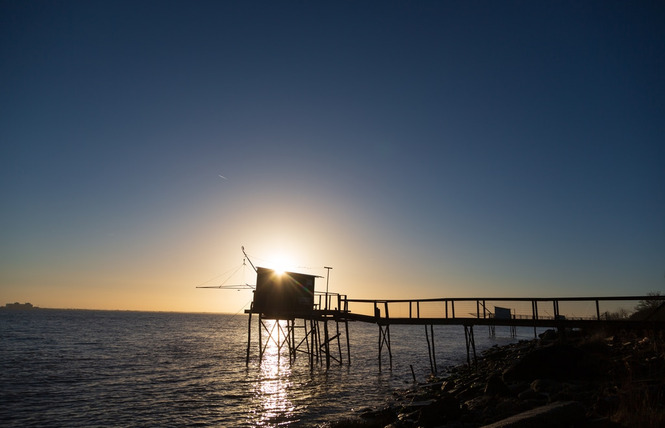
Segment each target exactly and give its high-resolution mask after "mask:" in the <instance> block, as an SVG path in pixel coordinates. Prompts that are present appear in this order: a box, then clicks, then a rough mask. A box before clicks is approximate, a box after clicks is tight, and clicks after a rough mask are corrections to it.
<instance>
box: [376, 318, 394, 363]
mask: <svg viewBox="0 0 665 428" xmlns="http://www.w3.org/2000/svg"><path fill="white" fill-rule="evenodd" d="M384 346H385V347H386V349H387V350H388V361H389V363H390V369H391V370H392V368H393V353H392V350H391V349H390V324H386V325H385V326H384V325H382V324H379V371H381V350H382V349H383V347H384Z"/></svg>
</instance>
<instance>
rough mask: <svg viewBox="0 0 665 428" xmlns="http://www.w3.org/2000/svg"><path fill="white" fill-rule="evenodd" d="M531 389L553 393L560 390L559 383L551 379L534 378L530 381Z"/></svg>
mask: <svg viewBox="0 0 665 428" xmlns="http://www.w3.org/2000/svg"><path fill="white" fill-rule="evenodd" d="M531 389H533V390H534V391H536V392H541V393H547V394H553V393H556V392H559V391H560V390H561V383H560V382H557V381H555V380H552V379H536V380H534V381H533V382H531Z"/></svg>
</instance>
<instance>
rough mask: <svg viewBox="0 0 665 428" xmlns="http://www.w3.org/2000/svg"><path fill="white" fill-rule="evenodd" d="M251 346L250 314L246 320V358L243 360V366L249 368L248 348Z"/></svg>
mask: <svg viewBox="0 0 665 428" xmlns="http://www.w3.org/2000/svg"><path fill="white" fill-rule="evenodd" d="M251 344H252V313H251V312H250V313H249V319H248V320H247V357H246V358H245V366H249V348H250V346H251Z"/></svg>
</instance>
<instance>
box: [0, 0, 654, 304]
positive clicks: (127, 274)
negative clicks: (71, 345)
mask: <svg viewBox="0 0 665 428" xmlns="http://www.w3.org/2000/svg"><path fill="white" fill-rule="evenodd" d="M0 11H1V13H0V27H1V28H2V34H3V37H0V49H1V51H0V52H1V54H2V57H3V59H4V61H3V64H2V66H1V67H0V69H1V70H2V71H3V79H2V82H1V83H0V85H1V91H2V92H1V93H2V97H1V99H2V101H0V106H1V108H2V111H1V112H0V129H1V131H0V137H1V139H2V149H1V150H2V151H1V152H0V162H1V166H2V168H0V177H1V178H0V192H1V193H0V194H1V195H2V201H3V209H2V210H0V219H1V222H2V223H1V224H2V228H1V229H0V233H1V234H0V242H1V244H0V305H4V304H5V303H9V302H30V303H32V304H33V305H36V306H40V307H55V308H83V309H120V310H158V311H183V312H225V313H232V314H235V313H242V311H243V310H244V309H247V308H248V307H249V303H250V302H251V300H252V291H251V290H250V289H241V290H214V289H197V288H196V287H197V286H199V285H221V284H222V283H225V284H232V285H234V284H236V285H243V284H254V283H255V280H256V273H255V272H254V270H253V269H252V266H251V265H250V264H249V263H248V262H247V261H246V260H245V255H244V254H243V252H242V251H241V247H242V246H244V247H245V249H246V252H247V254H248V255H249V257H250V259H251V261H252V263H253V264H254V265H255V266H261V267H266V268H271V269H282V270H286V271H290V272H300V273H305V274H308V275H315V276H318V277H320V278H318V279H317V280H316V290H317V291H325V286H326V278H327V277H328V274H329V275H330V276H329V279H330V290H331V292H337V293H342V294H346V295H348V296H349V297H351V298H357V299H363V298H374V299H398V298H439V297H476V296H478V297H480V296H488V295H491V296H496V297H501V296H504V297H541V296H593V295H599V296H604V295H635V294H646V293H647V292H649V291H658V290H660V291H663V290H664V289H665V221H664V220H663V219H665V167H664V165H665V143H664V142H665V121H664V120H663V118H664V117H665V80H664V79H663V76H665V63H664V62H663V61H662V59H661V58H662V56H663V52H665V26H663V25H662V23H663V22H665V5H664V4H660V3H658V4H656V3H653V4H652V3H648V4H647V3H644V4H642V3H632V2H619V3H616V4H607V3H605V2H597V3H596V2H585V3H580V2H574V1H570V2H535V3H533V4H530V3H526V4H523V3H521V2H492V1H481V2H472V3H470V2H465V1H450V2H436V1H423V2H418V3H417V4H414V3H410V2H393V1H387V2H363V3H360V4H357V3H355V2H316V3H290V2H286V3H285V2H277V3H275V2H263V1H256V2H253V1H250V2H233V1H229V2H194V3H188V2H179V1H165V2H158V3H157V2H152V1H137V2H127V1H117V2H85V1H68V2H20V1H5V2H3V3H2V5H0ZM243 260H245V264H244V265H243ZM326 266H327V267H332V270H330V271H327V270H326V268H325V267H326Z"/></svg>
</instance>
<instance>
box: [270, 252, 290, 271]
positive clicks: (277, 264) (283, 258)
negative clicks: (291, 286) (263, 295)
mask: <svg viewBox="0 0 665 428" xmlns="http://www.w3.org/2000/svg"><path fill="white" fill-rule="evenodd" d="M270 265H271V268H272V270H273V271H274V272H275V274H277V275H284V272H287V271H289V270H290V269H293V261H292V259H291V258H289V257H288V256H287V255H285V254H278V255H276V256H274V257H272V258H271V259H270Z"/></svg>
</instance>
